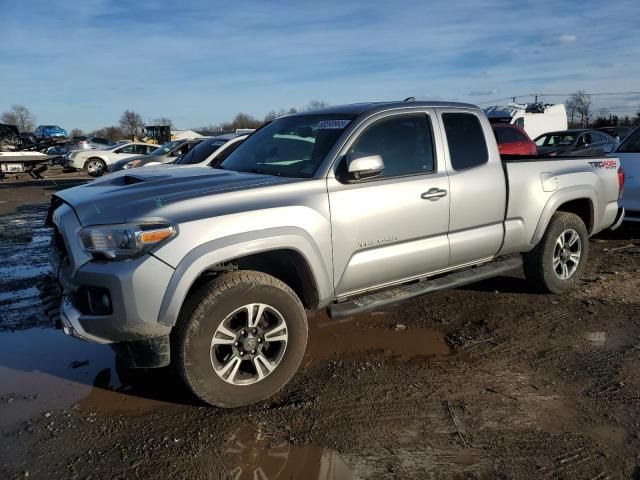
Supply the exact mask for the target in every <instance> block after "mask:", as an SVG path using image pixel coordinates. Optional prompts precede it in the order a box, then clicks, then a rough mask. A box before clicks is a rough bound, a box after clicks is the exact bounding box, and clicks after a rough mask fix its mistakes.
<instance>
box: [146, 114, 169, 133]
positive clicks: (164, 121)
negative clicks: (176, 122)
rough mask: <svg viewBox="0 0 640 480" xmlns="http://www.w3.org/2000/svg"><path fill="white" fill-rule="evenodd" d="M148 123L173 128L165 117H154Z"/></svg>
mask: <svg viewBox="0 0 640 480" xmlns="http://www.w3.org/2000/svg"><path fill="white" fill-rule="evenodd" d="M149 125H168V126H169V128H170V129H171V130H173V122H172V121H171V119H170V118H167V117H158V118H154V119H152V120H151V121H150V122H149Z"/></svg>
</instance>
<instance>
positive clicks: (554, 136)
mask: <svg viewBox="0 0 640 480" xmlns="http://www.w3.org/2000/svg"><path fill="white" fill-rule="evenodd" d="M575 139H576V136H575V135H571V134H568V133H550V134H548V135H542V136H540V137H538V138H536V145H537V146H539V147H557V146H560V145H573V142H574V141H575Z"/></svg>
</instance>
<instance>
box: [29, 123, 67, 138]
mask: <svg viewBox="0 0 640 480" xmlns="http://www.w3.org/2000/svg"><path fill="white" fill-rule="evenodd" d="M33 135H34V136H35V137H36V140H38V141H44V140H56V141H57V140H66V139H67V137H68V135H67V131H66V130H65V129H64V128H61V127H59V126H57V125H38V126H37V127H36V129H35V130H34V131H33Z"/></svg>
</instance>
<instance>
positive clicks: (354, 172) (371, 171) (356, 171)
mask: <svg viewBox="0 0 640 480" xmlns="http://www.w3.org/2000/svg"><path fill="white" fill-rule="evenodd" d="M383 170H384V161H383V160H382V157H381V156H380V155H370V154H368V153H358V152H354V153H349V154H347V172H348V173H349V178H351V179H353V180H362V179H364V178H371V177H375V176H376V175H379V174H380V173H381V172H382V171H383Z"/></svg>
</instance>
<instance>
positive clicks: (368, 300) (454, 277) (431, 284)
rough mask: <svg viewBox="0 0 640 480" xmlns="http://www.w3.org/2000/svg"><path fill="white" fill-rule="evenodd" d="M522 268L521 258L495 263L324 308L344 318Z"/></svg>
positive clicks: (337, 316) (331, 313)
mask: <svg viewBox="0 0 640 480" xmlns="http://www.w3.org/2000/svg"><path fill="white" fill-rule="evenodd" d="M521 267H522V257H521V256H517V257H512V258H508V259H505V260H497V261H494V262H491V263H488V264H485V265H481V266H479V267H471V268H468V269H465V270H459V271H456V272H453V273H450V274H448V275H444V276H442V277H438V278H435V279H433V280H422V281H419V282H416V283H411V284H409V285H401V286H399V287H395V288H389V289H387V290H380V291H378V292H374V293H370V294H368V295H362V296H360V297H355V298H354V299H352V300H348V301H346V302H342V303H335V304H333V305H330V306H328V307H327V313H328V314H329V317H331V318H345V317H350V316H352V315H356V314H358V313H364V312H369V311H371V310H376V309H378V308H381V307H386V306H388V305H392V304H394V303H399V302H402V301H404V300H409V299H410V298H414V297H418V296H420V295H424V294H425V293H431V292H437V291H438V290H444V289H447V288H455V287H460V286H462V285H467V284H469V283H474V282H479V281H480V280H486V279H487V278H491V277H495V276H498V275H501V274H505V273H509V272H512V271H513V270H517V269H519V268H521Z"/></svg>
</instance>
